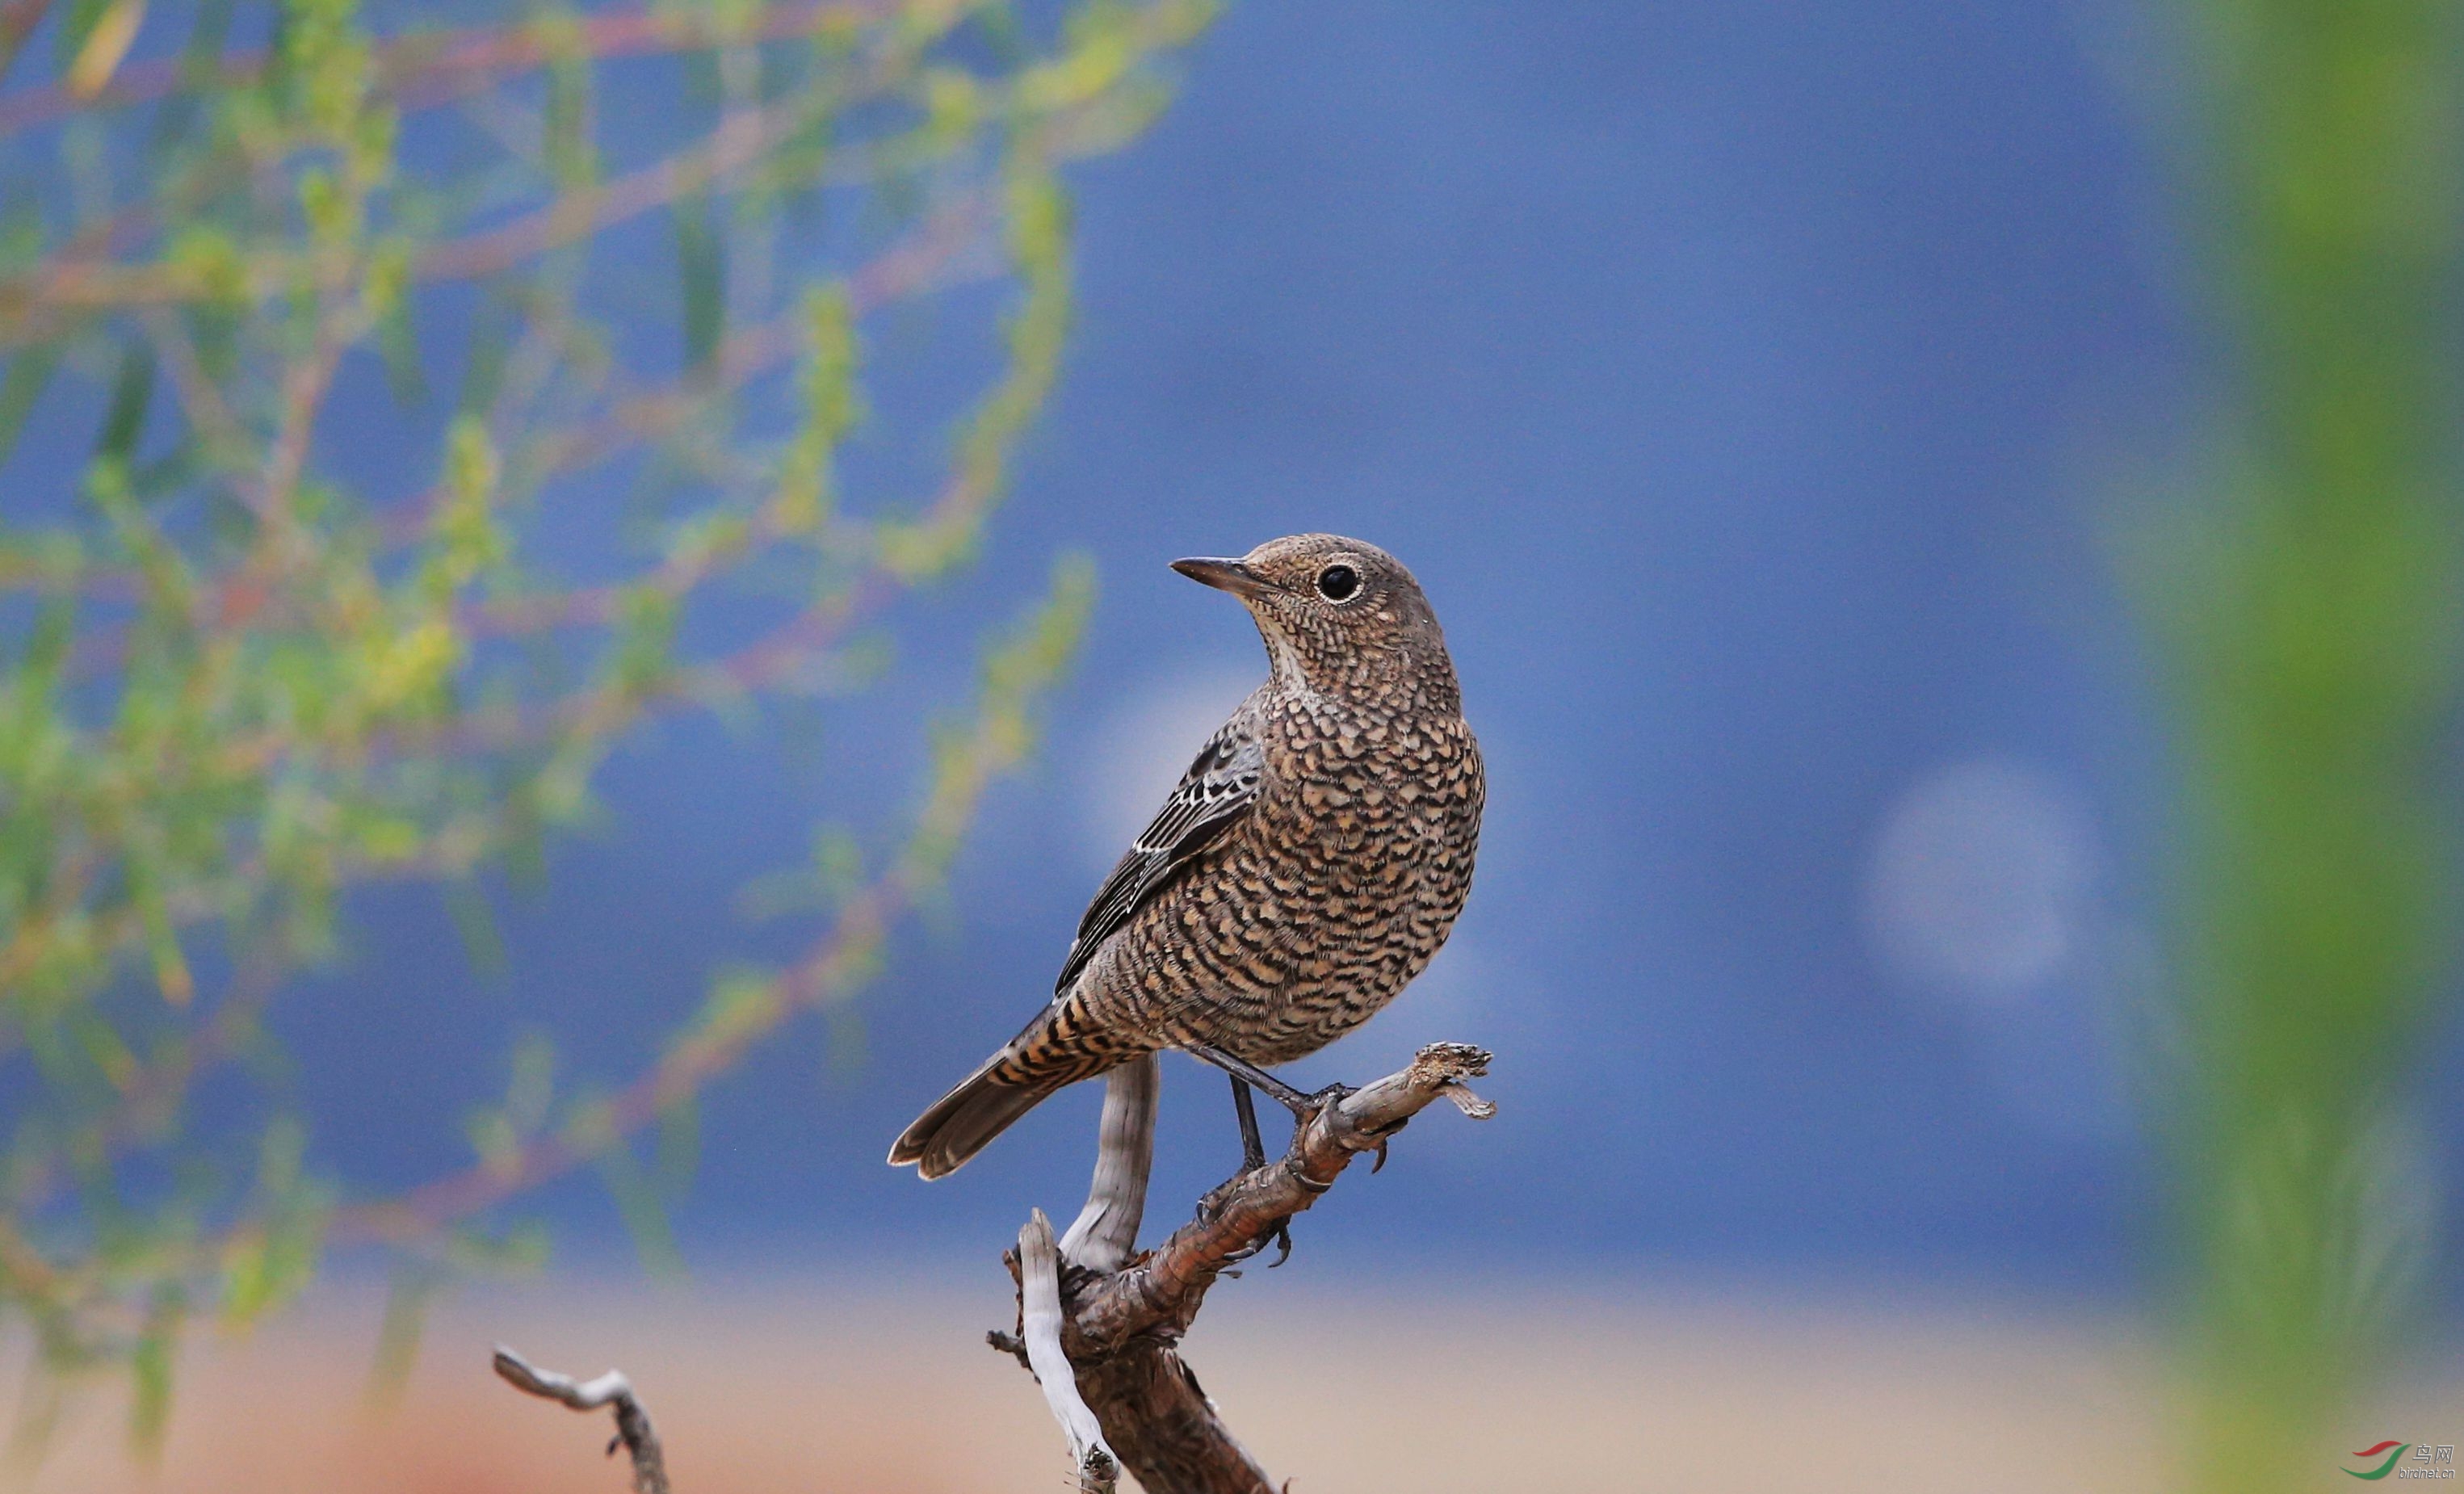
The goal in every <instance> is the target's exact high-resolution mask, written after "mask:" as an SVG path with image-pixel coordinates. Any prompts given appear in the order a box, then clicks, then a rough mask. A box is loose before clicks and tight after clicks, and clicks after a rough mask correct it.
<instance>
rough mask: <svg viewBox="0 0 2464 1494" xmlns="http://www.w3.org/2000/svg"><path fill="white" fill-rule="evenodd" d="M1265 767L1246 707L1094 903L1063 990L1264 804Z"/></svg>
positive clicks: (1066, 965) (1074, 945) (1064, 970)
mask: <svg viewBox="0 0 2464 1494" xmlns="http://www.w3.org/2000/svg"><path fill="white" fill-rule="evenodd" d="M1265 768H1266V753H1265V748H1264V747H1263V746H1261V745H1260V743H1259V740H1258V732H1257V725H1256V717H1255V716H1254V714H1252V713H1251V712H1249V711H1246V710H1243V711H1242V712H1241V713H1239V714H1236V715H1234V716H1233V717H1232V719H1231V720H1229V721H1227V722H1225V723H1224V724H1223V726H1222V729H1221V730H1220V731H1218V732H1217V733H1216V734H1215V735H1214V736H1213V737H1211V738H1209V739H1208V741H1207V743H1206V745H1205V746H1204V747H1202V748H1200V749H1199V754H1198V758H1197V760H1196V761H1194V762H1192V763H1191V764H1190V765H1189V771H1188V772H1187V773H1184V774H1182V775H1181V779H1180V785H1179V786H1178V787H1177V788H1175V789H1174V790H1173V791H1172V797H1171V798H1170V799H1167V800H1165V801H1164V805H1163V808H1162V810H1161V811H1159V812H1158V813H1157V814H1156V815H1155V823H1154V824H1150V825H1148V826H1147V827H1146V830H1145V832H1144V833H1143V834H1141V835H1140V836H1139V837H1138V838H1137V840H1136V841H1135V842H1134V843H1133V844H1132V845H1131V846H1130V850H1129V854H1128V855H1125V856H1123V857H1122V858H1121V864H1120V865H1119V866H1117V867H1114V868H1112V874H1111V876H1109V877H1107V878H1105V879H1104V885H1103V886H1102V887H1101V888H1099V889H1098V890H1096V892H1095V899H1094V901H1093V902H1091V903H1089V904H1088V905H1087V915H1086V917H1084V918H1082V919H1080V920H1079V923H1078V937H1077V938H1076V939H1075V940H1073V941H1072V942H1071V943H1070V946H1069V957H1068V958H1067V960H1065V961H1063V962H1062V966H1061V978H1060V980H1059V981H1057V982H1056V983H1055V985H1054V991H1055V993H1056V994H1059V993H1066V992H1067V991H1068V989H1069V985H1070V982H1071V981H1073V980H1076V979H1077V978H1078V974H1079V972H1080V971H1083V970H1085V969H1086V968H1087V962H1088V961H1089V960H1090V959H1092V958H1094V957H1095V951H1096V950H1098V949H1100V948H1102V947H1103V943H1104V941H1105V940H1106V939H1108V938H1111V936H1112V935H1113V934H1116V933H1118V932H1120V928H1121V926H1122V925H1123V924H1125V923H1127V922H1129V921H1130V915H1131V914H1132V913H1133V912H1137V911H1138V909H1139V908H1140V907H1141V906H1143V905H1144V904H1145V903H1146V901H1147V899H1149V898H1151V897H1153V896H1155V894H1156V893H1157V892H1160V891H1162V890H1164V889H1165V888H1166V887H1168V886H1170V885H1171V883H1172V881H1173V879H1174V878H1175V877H1176V876H1177V875H1178V874H1179V873H1180V872H1182V871H1183V870H1185V869H1186V868H1188V866H1189V864H1190V863H1191V862H1192V861H1193V860H1195V859H1196V857H1197V856H1198V853H1199V851H1201V850H1204V849H1205V848H1206V847H1207V846H1209V845H1211V844H1212V843H1213V842H1214V841H1215V839H1216V838H1217V837H1218V836H1220V835H1221V834H1222V833H1223V832H1224V831H1225V830H1226V829H1228V828H1230V827H1231V826H1232V824H1234V823H1236V822H1237V821H1239V820H1240V818H1241V817H1242V816H1243V815H1244V814H1246V813H1247V812H1248V811H1249V809H1250V807H1251V806H1252V805H1253V804H1255V803H1256V802H1257V799H1258V787H1259V784H1260V782H1261V781H1262V780H1263V779H1264V776H1265Z"/></svg>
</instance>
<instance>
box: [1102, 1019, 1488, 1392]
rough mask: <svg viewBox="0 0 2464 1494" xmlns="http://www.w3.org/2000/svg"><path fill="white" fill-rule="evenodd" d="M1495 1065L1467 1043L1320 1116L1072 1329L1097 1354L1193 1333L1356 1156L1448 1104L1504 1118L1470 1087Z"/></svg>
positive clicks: (1432, 1052) (1423, 1053)
mask: <svg viewBox="0 0 2464 1494" xmlns="http://www.w3.org/2000/svg"><path fill="white" fill-rule="evenodd" d="M1488 1062H1489V1054H1488V1053H1487V1051H1486V1050H1485V1049H1482V1048H1476V1047H1473V1046H1471V1045H1469V1044H1463V1043H1433V1044H1429V1045H1428V1046H1427V1047H1424V1048H1422V1049H1421V1050H1420V1051H1419V1055H1418V1056H1416V1057H1415V1058H1414V1059H1413V1060H1412V1063H1411V1066H1409V1067H1407V1068H1405V1069H1404V1070H1402V1072H1400V1073H1396V1074H1389V1075H1388V1076H1386V1077H1385V1078H1383V1079H1380V1080H1378V1081H1377V1082H1376V1083H1375V1084H1372V1085H1370V1086H1368V1087H1366V1088H1360V1089H1355V1090H1353V1092H1352V1093H1350V1094H1348V1095H1345V1096H1344V1097H1343V1098H1342V1099H1341V1100H1339V1101H1337V1102H1335V1103H1334V1104H1332V1105H1329V1106H1327V1107H1325V1108H1324V1109H1322V1110H1319V1111H1318V1112H1317V1113H1316V1114H1315V1115H1313V1116H1311V1117H1310V1118H1309V1123H1308V1124H1307V1125H1305V1126H1303V1127H1301V1128H1300V1129H1299V1131H1296V1132H1295V1133H1294V1134H1293V1136H1292V1147H1291V1151H1290V1152H1288V1153H1286V1154H1285V1155H1284V1156H1283V1157H1281V1158H1280V1159H1278V1160H1276V1161H1275V1162H1273V1163H1270V1164H1269V1165H1267V1166H1265V1167H1262V1168H1259V1169H1258V1170H1257V1171H1256V1172H1253V1173H1248V1174H1244V1175H1242V1176H1240V1177H1237V1178H1235V1179H1233V1180H1232V1181H1231V1182H1230V1183H1227V1184H1225V1185H1224V1186H1223V1187H1222V1188H1220V1189H1218V1190H1216V1191H1215V1192H1214V1193H1213V1194H1210V1195H1208V1196H1207V1197H1206V1198H1205V1199H1204V1200H1202V1201H1201V1202H1200V1203H1199V1217H1198V1218H1197V1219H1195V1220H1193V1221H1191V1222H1190V1223H1187V1224H1184V1225H1182V1226H1181V1227H1180V1228H1179V1229H1177V1230H1175V1231H1174V1232H1173V1234H1172V1238H1171V1239H1169V1240H1166V1241H1164V1242H1163V1243H1162V1244H1161V1245H1160V1246H1158V1247H1156V1249H1155V1253H1154V1254H1153V1255H1151V1256H1149V1257H1148V1258H1147V1259H1146V1261H1144V1262H1143V1263H1140V1264H1138V1265H1137V1266H1135V1267H1133V1268H1132V1269H1130V1270H1126V1271H1121V1272H1118V1273H1117V1274H1114V1275H1111V1276H1108V1277H1106V1278H1104V1279H1103V1280H1102V1281H1101V1282H1099V1283H1097V1284H1096V1285H1093V1286H1091V1287H1089V1289H1088V1290H1087V1291H1085V1292H1083V1293H1081V1294H1080V1295H1079V1296H1078V1299H1077V1301H1076V1303H1075V1307H1076V1311H1075V1313H1074V1314H1073V1320H1072V1322H1073V1326H1074V1327H1075V1328H1076V1329H1078V1330H1079V1331H1080V1332H1081V1333H1083V1334H1085V1335H1086V1339H1087V1345H1088V1347H1089V1349H1091V1350H1093V1351H1097V1352H1100V1351H1103V1350H1104V1349H1106V1348H1110V1347H1112V1346H1116V1345H1119V1344H1121V1343H1123V1342H1125V1341H1126V1340H1128V1339H1129V1338H1130V1337H1131V1335H1133V1334H1135V1333H1138V1332H1141V1331H1143V1330H1145V1329H1150V1328H1154V1327H1155V1326H1156V1325H1158V1324H1166V1323H1173V1324H1178V1325H1181V1326H1184V1327H1185V1326H1186V1325H1187V1323H1188V1321H1189V1320H1190V1319H1191V1318H1193V1317H1195V1316H1196V1315H1197V1313H1198V1306H1199V1300H1200V1299H1201V1298H1203V1297H1204V1295H1205V1293H1206V1288H1207V1287H1208V1286H1210V1285H1214V1282H1215V1278H1216V1277H1217V1276H1218V1275H1220V1274H1221V1272H1222V1270H1223V1268H1224V1267H1225V1266H1227V1265H1231V1264H1234V1263H1237V1262H1239V1261H1242V1260H1243V1259H1245V1258H1246V1257H1248V1256H1249V1255H1251V1254H1254V1253H1255V1252H1256V1250H1257V1249H1258V1247H1259V1246H1260V1245H1261V1244H1263V1243H1264V1242H1265V1241H1266V1240H1268V1239H1270V1238H1271V1237H1272V1236H1273V1234H1274V1232H1275V1227H1276V1226H1277V1225H1279V1224H1282V1223H1283V1222H1284V1221H1285V1220H1287V1219H1290V1218H1291V1217H1292V1216H1293V1215H1295V1214H1298V1213H1300V1212H1302V1211H1303V1210H1305V1209H1307V1208H1309V1206H1310V1205H1311V1204H1313V1203H1315V1202H1317V1200H1318V1197H1319V1196H1320V1195H1322V1194H1324V1193H1325V1192H1326V1191H1327V1189H1329V1188H1331V1187H1332V1186H1333V1184H1334V1180H1335V1178H1336V1177H1338V1176H1340V1175H1342V1173H1343V1170H1344V1169H1345V1168H1347V1167H1350V1166H1351V1165H1352V1159H1353V1157H1355V1156H1357V1155H1359V1154H1360V1153H1363V1152H1377V1151H1382V1150H1383V1149H1384V1147H1385V1145H1386V1142H1387V1141H1388V1139H1390V1138H1391V1137H1392V1136H1393V1135H1394V1134H1395V1132H1396V1131H1400V1130H1401V1129H1402V1128H1403V1126H1404V1125H1405V1124H1406V1123H1407V1122H1409V1121H1410V1120H1411V1118H1412V1117H1413V1116H1415V1115H1417V1114H1419V1112H1420V1111H1421V1110H1424V1109H1426V1108H1427V1107H1428V1106H1429V1105H1431V1104H1432V1103H1434V1102H1435V1101H1437V1100H1438V1099H1439V1098H1441V1097H1443V1098H1445V1099H1448V1100H1451V1101H1453V1102H1454V1104H1455V1106H1456V1108H1457V1109H1459V1110H1462V1111H1463V1113H1464V1114H1465V1115H1468V1116H1470V1117H1471V1118H1473V1119H1474V1120H1486V1119H1487V1118H1488V1117H1490V1116H1491V1115H1494V1114H1496V1113H1497V1110H1496V1107H1494V1106H1492V1105H1490V1104H1489V1103H1488V1102H1487V1101H1485V1100H1483V1099H1481V1098H1480V1097H1479V1096H1478V1095H1476V1094H1473V1093H1472V1092H1471V1090H1470V1089H1468V1088H1465V1087H1464V1083H1463V1082H1464V1081H1465V1080H1467V1079H1476V1078H1478V1077H1479V1076H1480V1075H1482V1074H1484V1073H1486V1072H1487V1071H1488Z"/></svg>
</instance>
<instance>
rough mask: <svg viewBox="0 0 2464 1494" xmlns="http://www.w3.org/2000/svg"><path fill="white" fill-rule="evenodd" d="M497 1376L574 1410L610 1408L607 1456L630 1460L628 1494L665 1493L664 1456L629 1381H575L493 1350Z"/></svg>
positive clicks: (614, 1376)
mask: <svg viewBox="0 0 2464 1494" xmlns="http://www.w3.org/2000/svg"><path fill="white" fill-rule="evenodd" d="M495 1364H496V1374H497V1376H498V1377H499V1378H501V1379H502V1380H503V1381H504V1382H505V1383H506V1384H508V1385H511V1386H512V1387H514V1389H516V1390H518V1391H522V1392H525V1393H527V1394H529V1395H537V1396H539V1398H540V1399H542V1400H553V1401H556V1402H558V1403H559V1404H561V1405H566V1406H570V1407H572V1408H573V1409H574V1410H576V1411H597V1410H598V1409H599V1408H601V1407H602V1406H608V1407H612V1408H614V1410H615V1413H616V1439H615V1440H614V1441H612V1442H609V1443H608V1444H607V1452H608V1455H609V1456H610V1457H613V1456H614V1455H615V1452H616V1449H617V1448H619V1447H622V1448H624V1449H625V1451H626V1452H627V1454H629V1455H630V1456H631V1458H632V1460H633V1494H670V1491H669V1488H668V1460H667V1455H666V1454H665V1453H664V1452H662V1451H661V1450H660V1448H659V1434H658V1433H657V1431H655V1430H654V1429H653V1428H652V1427H651V1425H650V1414H649V1412H647V1411H645V1410H643V1409H642V1403H641V1401H640V1400H638V1399H636V1398H635V1396H634V1395H633V1382H632V1381H630V1380H628V1379H627V1378H625V1376H624V1373H622V1372H621V1371H616V1370H610V1371H608V1372H607V1373H605V1374H603V1375H601V1376H599V1378H597V1379H595V1380H580V1381H577V1380H576V1379H574V1377H573V1376H572V1375H569V1374H559V1373H557V1372H556V1371H554V1370H542V1369H539V1367H538V1366H536V1365H534V1364H532V1363H531V1362H530V1361H529V1360H527V1359H525V1358H523V1357H522V1356H521V1355H519V1354H517V1353H516V1352H514V1351H512V1350H510V1349H507V1348H506V1347H505V1346H504V1345H502V1344H498V1345H497V1346H496V1358H495Z"/></svg>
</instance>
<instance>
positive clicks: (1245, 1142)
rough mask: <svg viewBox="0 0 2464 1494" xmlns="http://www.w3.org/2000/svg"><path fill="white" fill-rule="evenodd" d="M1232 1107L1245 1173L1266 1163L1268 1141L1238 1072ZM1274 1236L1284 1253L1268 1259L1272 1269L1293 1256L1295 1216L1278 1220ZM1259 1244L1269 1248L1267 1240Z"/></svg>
mask: <svg viewBox="0 0 2464 1494" xmlns="http://www.w3.org/2000/svg"><path fill="white" fill-rule="evenodd" d="M1232 1110H1233V1111H1234V1113H1236V1114H1237V1115H1239V1116H1240V1117H1241V1173H1242V1175H1243V1176H1246V1175H1249V1174H1251V1173H1254V1172H1256V1171H1257V1170H1258V1169H1260V1168H1262V1167H1264V1166H1265V1165H1266V1144H1265V1142H1263V1141H1261V1140H1259V1139H1258V1105H1257V1102H1256V1101H1255V1100H1252V1099H1251V1098H1250V1097H1249V1081H1247V1080H1245V1079H1243V1078H1242V1077H1240V1076H1239V1075H1238V1074H1235V1075H1234V1076H1233V1077H1232ZM1271 1238H1272V1239H1273V1240H1274V1241H1275V1245H1276V1247H1277V1248H1278V1249H1279V1250H1280V1251H1281V1252H1282V1253H1281V1254H1279V1255H1277V1256H1276V1257H1275V1259H1274V1260H1273V1261H1271V1262H1269V1263H1267V1266H1266V1269H1267V1270H1270V1271H1271V1270H1273V1269H1274V1268H1275V1267H1276V1266H1279V1265H1281V1264H1283V1263H1285V1262H1287V1261H1288V1260H1290V1259H1291V1258H1292V1223H1291V1220H1289V1219H1286V1220H1284V1221H1283V1222H1282V1223H1279V1224H1277V1225H1276V1226H1275V1233H1274V1235H1273V1236H1272V1237H1271ZM1258 1248H1259V1249H1261V1250H1263V1249H1265V1243H1264V1242H1263V1241H1262V1242H1261V1243H1260V1244H1259V1246H1258Z"/></svg>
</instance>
